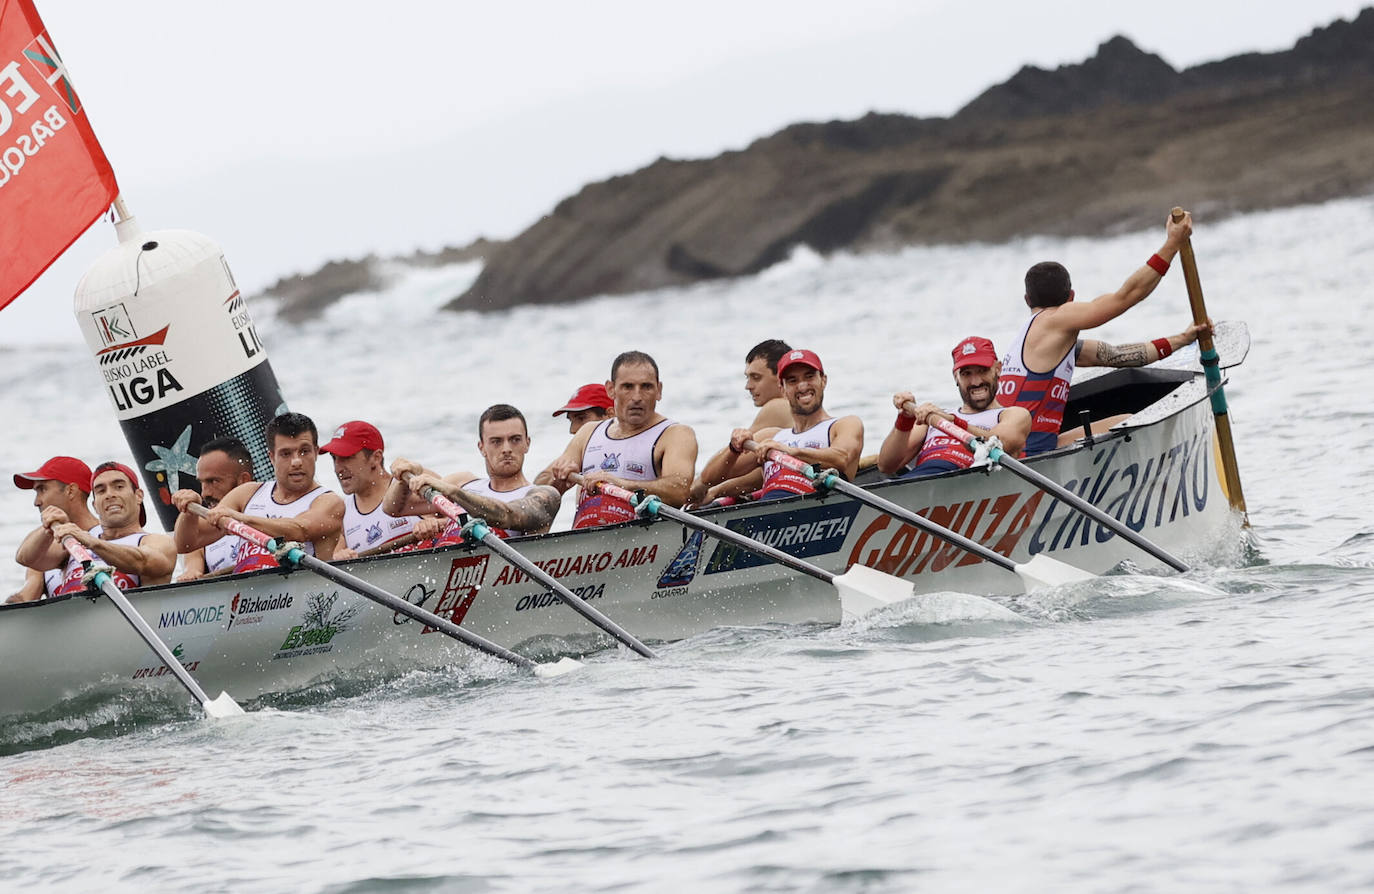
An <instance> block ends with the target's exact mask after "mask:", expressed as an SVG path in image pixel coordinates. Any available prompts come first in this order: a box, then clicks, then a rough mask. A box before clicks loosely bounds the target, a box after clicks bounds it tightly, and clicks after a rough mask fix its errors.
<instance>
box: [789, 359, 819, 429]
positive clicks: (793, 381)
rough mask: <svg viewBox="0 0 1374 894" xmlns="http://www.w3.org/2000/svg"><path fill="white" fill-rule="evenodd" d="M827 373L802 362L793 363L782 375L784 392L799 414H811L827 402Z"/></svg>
mask: <svg viewBox="0 0 1374 894" xmlns="http://www.w3.org/2000/svg"><path fill="white" fill-rule="evenodd" d="M825 383H826V378H825V374H824V373H822V372H820V371H819V370H816V369H813V368H811V367H809V366H803V365H802V364H799V363H798V364H793V365H792V366H789V367H788V368H787V371H786V372H785V373H784V374H783V377H782V394H783V396H784V397H786V398H787V405H788V406H789V407H791V408H792V412H793V414H795V415H797V416H810V415H811V414H812V413H815V412H816V411H817V410H820V409H821V407H822V406H823V405H824V403H825Z"/></svg>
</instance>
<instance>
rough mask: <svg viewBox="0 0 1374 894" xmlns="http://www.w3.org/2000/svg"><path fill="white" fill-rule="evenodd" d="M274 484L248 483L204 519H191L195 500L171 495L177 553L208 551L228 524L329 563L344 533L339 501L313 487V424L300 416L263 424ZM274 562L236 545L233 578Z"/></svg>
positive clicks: (187, 492) (188, 493) (186, 492)
mask: <svg viewBox="0 0 1374 894" xmlns="http://www.w3.org/2000/svg"><path fill="white" fill-rule="evenodd" d="M264 435H265V437H266V440H267V451H268V457H269V459H270V460H271V462H272V471H273V475H274V477H273V480H272V481H265V482H263V483H262V484H258V483H256V482H249V483H248V484H241V485H239V486H238V487H236V488H234V489H233V490H231V491H230V492H229V493H228V495H226V496H225V497H224V499H222V500H220V501H219V503H218V505H216V506H214V507H213V508H211V509H210V511H209V513H208V514H207V516H206V517H205V518H200V517H198V516H195V515H192V514H191V512H190V510H189V507H190V505H191V504H192V503H201V502H202V500H201V496H200V494H198V493H196V492H195V491H193V490H191V489H189V488H186V489H183V490H179V491H177V492H176V493H174V494H172V504H173V505H174V506H176V507H177V510H178V511H180V512H181V515H179V516H178V517H177V522H176V528H175V530H174V532H173V534H174V536H175V538H176V546H177V550H178V551H180V552H190V551H191V550H193V549H199V548H201V547H203V546H208V545H209V544H211V543H213V542H214V541H216V540H218V539H219V538H220V537H221V536H222V535H223V534H224V532H223V531H221V530H220V529H219V528H218V527H217V526H216V524H215V523H216V521H218V520H219V519H221V518H232V519H235V520H237V521H240V522H243V523H244V524H246V525H249V526H250V527H253V528H256V529H257V530H259V531H262V532H263V533H264V534H266V535H267V536H268V537H272V538H274V539H276V540H277V541H278V542H283V541H295V542H298V543H300V544H301V546H302V548H303V549H304V550H305V552H306V553H307V554H310V555H314V556H317V557H319V558H321V559H324V560H326V561H327V560H329V559H332V558H333V557H334V550H335V549H336V548H337V546H338V543H339V539H340V537H341V536H342V533H343V515H344V504H343V500H341V499H340V498H339V495H338V494H336V493H333V492H331V491H328V490H326V489H325V488H323V487H321V486H320V485H319V484H318V483H316V481H315V462H316V460H317V459H318V458H319V435H318V433H317V432H316V430H315V423H314V422H311V421H310V418H309V417H308V416H303V415H301V414H300V413H283V414H282V415H280V416H277V417H276V418H274V419H273V420H272V421H271V422H269V423H267V429H266V431H265V433H264ZM277 564H278V563H277V560H276V559H275V558H274V557H273V556H272V554H271V553H269V552H267V551H266V550H264V549H263V548H261V547H259V546H257V545H255V544H252V543H249V542H248V541H246V540H240V541H239V544H238V548H237V549H236V550H235V553H234V573H235V574H240V573H242V572H245V571H255V570H257V569H259V568H275V567H277Z"/></svg>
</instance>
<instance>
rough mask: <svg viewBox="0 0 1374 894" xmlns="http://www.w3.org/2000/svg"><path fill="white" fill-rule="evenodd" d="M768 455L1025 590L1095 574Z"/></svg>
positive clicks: (831, 473)
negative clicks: (1001, 544) (989, 541)
mask: <svg viewBox="0 0 1374 894" xmlns="http://www.w3.org/2000/svg"><path fill="white" fill-rule="evenodd" d="M744 446H745V448H746V449H750V450H755V449H757V448H758V445H757V444H755V443H754V442H753V441H746V442H745V443H744ZM768 458H769V459H771V460H772V461H773V462H775V463H777V464H778V465H781V466H784V467H786V468H788V469H792V470H793V471H795V472H800V473H801V474H803V475H805V476H806V477H807V478H809V479H811V481H813V482H815V484H816V486H818V487H823V488H826V489H827V490H836V491H839V492H840V493H842V494H845V495H846V496H850V497H853V498H854V499H856V500H858V501H859V502H860V503H867V504H868V505H869V506H872V507H873V508H874V509H877V510H878V511H879V512H885V513H887V514H888V515H890V516H892V517H893V518H895V519H897V520H899V521H903V522H906V523H907V524H909V525H912V526H913V527H917V528H920V529H921V530H922V531H925V532H926V533H927V534H930V535H932V536H934V537H938V538H940V539H941V540H943V541H945V542H946V543H951V544H953V545H955V546H957V547H959V548H960V549H962V550H964V551H965V552H969V553H973V554H974V555H975V556H977V557H978V558H980V559H983V560H984V561H987V562H991V563H992V564H994V565H996V566H997V567H999V568H1005V569H1006V570H1007V571H1010V572H1012V573H1014V574H1015V575H1016V576H1017V577H1019V578H1020V579H1021V585H1022V586H1024V587H1025V588H1026V590H1027V591H1030V590H1036V589H1039V588H1040V587H1057V586H1059V585H1060V584H1071V583H1077V582H1078V581H1085V580H1092V579H1093V578H1094V577H1095V576H1096V575H1092V574H1089V573H1087V572H1086V571H1082V570H1080V569H1078V568H1075V567H1073V566H1072V565H1066V564H1064V563H1063V562H1060V561H1058V560H1056V559H1051V558H1050V557H1049V556H1034V557H1032V558H1031V560H1030V561H1029V562H1021V563H1017V562H1013V561H1012V560H1011V559H1008V558H1007V557H1006V556H1004V555H1002V554H1001V553H995V552H993V551H992V550H990V549H988V548H987V547H986V546H984V545H983V544H981V543H978V542H977V541H974V540H970V539H969V538H967V537H965V536H964V535H962V534H958V533H955V532H954V531H951V530H950V529H949V528H946V527H945V526H944V525H941V524H938V523H936V522H933V521H931V520H930V519H928V518H926V517H925V516H923V515H917V514H916V513H915V512H912V511H911V510H909V509H905V508H903V507H901V506H898V505H897V504H896V503H893V502H892V501H891V500H886V499H884V498H882V497H880V496H877V495H876V494H871V493H869V492H868V491H866V490H864V489H863V488H862V487H859V486H858V485H856V484H851V483H849V482H848V481H845V480H844V479H843V478H841V477H840V473H839V472H836V471H835V470H834V469H827V470H826V471H825V472H824V473H820V472H817V471H816V470H815V469H814V468H812V467H811V466H810V465H809V464H807V463H805V462H802V461H801V460H799V459H797V458H796V457H795V456H792V455H791V454H790V453H783V452H782V451H781V450H770V451H768Z"/></svg>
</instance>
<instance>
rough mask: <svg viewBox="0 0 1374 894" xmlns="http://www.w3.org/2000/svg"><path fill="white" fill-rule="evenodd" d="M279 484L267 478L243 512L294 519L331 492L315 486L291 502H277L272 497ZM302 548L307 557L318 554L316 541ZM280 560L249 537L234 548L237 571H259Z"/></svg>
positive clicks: (235, 568) (308, 542) (272, 566)
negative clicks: (323, 495)
mask: <svg viewBox="0 0 1374 894" xmlns="http://www.w3.org/2000/svg"><path fill="white" fill-rule="evenodd" d="M276 486H277V483H276V482H275V481H267V482H264V483H263V484H260V485H259V486H258V489H257V490H256V491H254V492H253V496H252V497H250V498H249V500H248V505H247V506H244V507H243V514H244V515H252V516H256V517H258V518H295V517H296V516H298V515H300V514H301V513H302V512H305V511H306V510H307V509H309V508H310V505H311V504H312V503H314V502H315V500H316V499H317V498H318V497H319V496H320V495H321V494H324V493H328V491H326V490H325V489H324V488H323V487H318V486H317V487H316V488H315V489H314V490H312V491H310V492H309V493H306V494H305V495H303V496H300V497H297V498H296V499H294V500H292V501H291V502H290V503H278V502H277V501H276V498H274V497H273V496H272V489H273V488H275V487H276ZM301 549H302V550H304V551H305V554H306V555H308V556H313V555H315V544H313V543H311V542H310V541H308V540H307V541H306V542H305V543H302V544H301ZM276 567H278V563H277V560H276V557H274V556H273V555H272V554H271V553H269V552H268V551H267V550H265V549H263V548H262V547H260V546H258V545H257V544H256V543H250V542H248V541H247V540H240V541H239V543H238V548H237V549H236V550H235V551H234V573H235V574H242V573H243V572H245V571H257V570H258V569H259V568H276Z"/></svg>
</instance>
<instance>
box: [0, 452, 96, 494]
mask: <svg viewBox="0 0 1374 894" xmlns="http://www.w3.org/2000/svg"><path fill="white" fill-rule="evenodd" d="M40 481H60V482H62V483H63V484H75V485H76V486H77V487H79V488H81V492H82V493H87V494H88V493H90V492H91V467H90V466H88V465H86V464H85V463H83V462H82V461H81V460H79V459H77V458H76V457H74V456H54V457H53V458H52V459H50V460H48V461H47V462H45V463H43V465H41V466H39V467H38V471H36V472H20V473H18V474H16V475H15V476H14V486H15V487H18V488H21V489H23V490H33V489H34V486H35V485H37V484H38V482H40Z"/></svg>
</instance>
